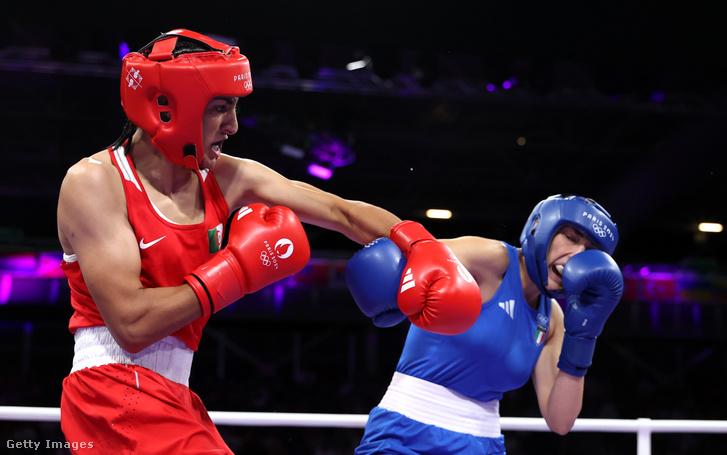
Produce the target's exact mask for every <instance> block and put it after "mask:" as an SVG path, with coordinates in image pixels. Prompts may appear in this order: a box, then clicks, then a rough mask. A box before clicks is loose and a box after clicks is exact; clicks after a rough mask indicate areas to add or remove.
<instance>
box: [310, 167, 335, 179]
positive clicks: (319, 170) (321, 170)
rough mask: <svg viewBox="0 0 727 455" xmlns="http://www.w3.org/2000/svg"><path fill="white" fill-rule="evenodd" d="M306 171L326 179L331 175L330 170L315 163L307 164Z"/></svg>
mask: <svg viewBox="0 0 727 455" xmlns="http://www.w3.org/2000/svg"><path fill="white" fill-rule="evenodd" d="M308 173H309V174H310V175H312V176H313V177H318V178H319V179H323V180H328V179H330V178H331V177H332V176H333V171H332V170H330V169H328V168H326V167H323V166H321V165H319V164H315V163H311V164H309V165H308Z"/></svg>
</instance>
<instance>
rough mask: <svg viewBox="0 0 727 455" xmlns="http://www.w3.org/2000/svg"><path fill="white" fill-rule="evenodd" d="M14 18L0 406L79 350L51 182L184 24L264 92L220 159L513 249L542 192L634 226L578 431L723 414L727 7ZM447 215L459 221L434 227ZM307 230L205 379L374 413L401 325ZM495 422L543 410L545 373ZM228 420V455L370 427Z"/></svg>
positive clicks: (342, 245)
mask: <svg viewBox="0 0 727 455" xmlns="http://www.w3.org/2000/svg"><path fill="white" fill-rule="evenodd" d="M10 3H12V4H7V5H4V6H3V7H2V9H1V10H0V116H1V118H0V131H2V135H1V137H2V143H1V145H0V157H1V158H2V163H3V165H2V166H1V167H0V176H1V178H0V204H1V207H2V211H1V212H0V213H2V218H1V219H0V364H1V365H2V367H1V368H0V406H33V407H57V406H58V405H59V400H60V393H61V382H62V380H63V378H64V377H65V376H66V375H67V374H68V372H69V371H70V367H71V361H72V356H73V337H72V335H71V334H70V333H69V332H68V330H67V324H68V318H69V317H70V315H71V307H70V302H69V291H68V286H67V284H66V281H65V279H64V278H63V276H62V273H61V272H60V269H59V267H58V264H59V262H60V245H59V243H58V240H57V233H56V212H55V210H56V203H57V198H58V190H59V186H60V182H61V180H62V179H63V176H64V174H65V170H66V169H67V168H68V167H69V166H71V165H72V164H73V163H75V162H76V161H78V160H79V159H81V158H83V157H85V156H88V155H90V154H92V153H94V152H96V151H98V150H101V149H103V148H105V147H106V146H108V145H109V144H110V143H111V142H112V141H113V140H114V139H116V137H117V136H118V135H119V133H120V132H121V127H122V125H123V122H124V114H123V111H122V109H121V105H120V101H119V79H120V55H123V53H124V52H127V51H128V50H129V49H131V50H136V49H138V48H140V47H141V46H143V45H145V44H146V43H147V42H149V41H150V40H151V39H152V38H154V37H155V36H156V35H157V34H159V33H160V32H164V31H168V30H171V29H173V28H188V29H192V30H195V31H198V32H201V33H205V34H209V35H213V36H217V37H220V38H224V40H223V41H227V42H234V43H236V44H237V45H238V46H239V47H240V49H241V51H242V53H243V54H245V55H247V56H248V57H249V59H250V63H251V68H252V77H253V85H254V92H253V93H252V95H250V96H249V97H247V98H244V99H243V100H242V101H241V103H240V107H241V110H240V114H239V121H240V130H239V132H238V133H237V134H236V135H235V136H234V137H232V139H231V140H229V141H228V142H227V143H226V145H225V152H226V153H229V154H232V155H236V156H241V157H247V158H252V159H255V160H258V161H261V162H262V163H264V164H266V165H268V166H270V167H272V168H274V169H276V170H278V171H279V172H281V173H282V174H284V175H285V176H287V177H289V178H291V179H297V180H304V181H306V182H309V183H311V184H313V185H316V186H318V187H320V188H322V189H324V190H326V191H331V192H334V193H336V194H339V195H341V196H343V197H346V198H349V199H360V200H365V201H367V202H371V203H374V204H376V205H380V206H382V207H384V208H387V209H389V210H391V211H392V212H394V213H395V214H397V215H398V216H399V217H400V218H402V219H413V220H416V221H420V222H422V223H423V224H425V225H426V226H427V227H428V228H429V230H430V231H431V232H432V233H433V234H434V235H435V236H437V237H440V238H446V237H454V236H460V235H469V234H474V235H481V236H485V237H490V238H497V239H502V240H504V241H507V242H509V243H511V244H514V245H518V241H519V240H518V238H519V234H520V231H521V229H522V226H523V224H524V222H525V220H526V218H527V215H528V214H529V213H530V210H531V209H532V207H533V206H534V205H535V203H537V202H538V201H539V200H541V199H543V198H545V197H547V196H549V195H552V194H555V193H560V192H574V193H579V194H582V195H585V196H589V197H592V198H594V199H596V200H597V201H598V202H600V203H602V204H603V205H604V206H605V207H607V209H608V210H609V211H610V213H611V215H612V216H613V218H614V220H615V221H616V222H617V224H618V226H619V228H620V233H621V241H620V244H619V246H618V248H617V250H616V252H615V254H614V257H615V259H616V260H617V262H618V263H619V265H620V266H621V268H622V269H623V272H624V277H625V280H626V290H625V293H624V296H623V298H622V300H621V302H620V303H619V305H618V307H617V308H616V310H615V312H614V314H613V315H612V317H611V318H610V320H609V322H608V323H607V324H606V327H605V330H604V333H603V334H602V335H601V337H600V338H599V343H598V346H597V349H596V355H595V358H594V365H593V367H592V368H591V369H590V370H589V373H588V376H587V380H586V397H585V402H584V408H583V412H582V414H581V417H583V418H598V419H637V418H649V419H680V420H682V419H683V420H719V421H724V420H727V393H725V384H727V335H725V333H726V332H725V330H727V267H726V266H727V264H726V262H727V233H725V232H704V231H700V230H699V225H700V223H721V224H722V225H724V224H726V223H727V201H726V199H725V196H727V191H726V190H725V180H726V178H727V167H726V166H725V161H726V160H725V153H726V152H727V146H726V145H725V131H727V98H726V95H727V91H726V89H727V59H726V58H725V49H727V46H726V45H727V40H726V39H725V37H726V34H725V26H724V22H725V19H727V3H724V2H717V1H690V2H677V1H661V2H657V1H636V2H633V1H632V2H627V1H623V0H615V1H610V2H561V1H555V2H528V1H511V2H490V1H480V2H459V1H453V2H452V1H450V2H432V1H426V0H425V1H419V2H413V1H408V0H407V1H388V2H384V1H379V0H367V1H356V0H352V1H341V2H333V1H323V0H313V1H308V2H292V1H289V2H280V1H273V0H269V1H264V2H263V1H252V2H245V1H238V2H211V3H200V2H194V3H193V2H185V1H182V2H159V3H158V4H155V3H153V2H109V3H108V4H106V3H105V2H96V3H95V4H94V3H92V2H88V3H81V2H78V3H74V2H41V4H38V3H30V2H10ZM43 3H46V4H45V5H43ZM601 3H602V4H601ZM315 166H317V167H315ZM314 169H318V170H319V171H321V172H323V173H324V175H320V174H317V173H315V172H313V171H314ZM431 208H434V209H445V210H449V211H451V213H452V217H451V218H450V219H447V220H441V219H427V218H426V215H425V212H426V210H428V209H431ZM306 230H307V232H308V234H309V239H310V242H311V246H312V248H313V258H312V260H311V262H310V264H309V266H308V267H306V268H305V269H304V270H303V271H302V272H301V273H299V274H298V275H295V276H293V277H290V278H288V279H285V280H282V281H280V282H278V283H276V284H274V285H271V286H269V287H267V288H265V289H263V290H261V291H259V292H258V293H256V294H253V295H250V296H246V297H245V298H243V299H242V300H240V301H238V302H237V303H236V304H234V305H232V306H231V307H229V308H227V309H226V310H225V311H223V312H221V313H220V314H217V315H215V316H214V317H213V318H212V319H211V321H210V324H209V325H208V327H207V329H206V335H205V337H206V338H204V339H203V341H202V344H201V347H200V351H199V352H198V353H197V355H196V356H195V361H194V366H193V368H192V377H191V380H190V385H191V387H192V389H193V390H195V391H196V392H197V393H198V394H199V395H200V396H201V397H202V399H203V401H204V402H205V404H206V405H207V408H208V409H209V410H210V411H239V412H249V411H253V412H276V413H293V412H294V413H334V414H366V413H368V411H369V410H370V408H371V407H373V406H375V405H376V404H377V402H378V400H379V399H380V397H381V396H382V394H383V392H384V390H385V389H386V386H387V385H388V382H389V380H390V378H391V374H392V372H393V370H394V367H395V364H396V361H397V359H398V354H399V352H400V349H401V346H402V345H403V342H404V337H405V334H406V329H407V323H402V324H401V325H399V326H397V327H394V328H389V329H380V328H376V327H375V326H373V324H372V323H371V322H370V320H368V319H367V318H366V317H364V316H363V315H362V314H361V313H360V312H359V310H358V308H357V307H356V305H355V303H354V302H353V300H352V298H351V297H350V294H349V293H348V291H347V290H346V287H345V281H344V279H343V273H342V272H343V267H344V266H345V264H346V260H347V259H348V258H350V257H351V255H352V254H353V253H354V252H355V251H356V250H357V249H358V247H359V246H358V245H357V244H355V243H352V242H351V241H349V240H348V239H346V238H345V237H343V236H341V235H340V234H337V233H333V232H329V231H324V230H322V229H318V228H315V227H312V226H306ZM98 254H103V251H99V252H98ZM500 412H501V414H502V416H503V417H539V412H538V409H537V403H536V400H535V395H534V392H533V389H532V384H527V385H526V386H525V387H523V388H522V389H520V390H517V391H514V392H511V393H509V394H506V395H505V397H504V399H503V401H502V402H501V408H500ZM220 431H221V432H222V434H223V436H224V437H225V439H226V441H227V442H228V444H229V445H230V447H231V448H232V449H233V450H235V451H236V453H246V454H261V455H262V454H271V455H285V454H294V455H308V454H310V455H334V454H351V453H353V449H354V447H355V446H356V444H357V442H358V440H359V439H360V437H361V435H362V434H363V431H362V430H361V429H357V428H353V429H345V428H324V427H320V428H316V427H313V428H300V427H275V426H271V427H265V426H260V427H258V426H220ZM505 435H506V444H507V448H508V454H510V455H520V454H535V453H547V454H583V453H587V454H592V455H599V454H614V453H619V454H632V453H634V454H635V453H636V436H635V435H634V434H633V433H607V432H572V433H570V434H568V435H566V436H558V435H556V434H553V433H547V432H536V431H532V432H531V431H506V432H505ZM26 440H27V441H39V442H41V443H42V445H41V448H40V449H39V450H38V452H43V450H45V451H46V453H68V452H67V450H66V449H63V448H48V447H45V445H46V442H50V443H53V442H55V443H56V445H55V446H54V445H53V444H51V445H50V446H49V447H56V446H58V445H60V444H59V443H61V442H62V441H63V436H62V434H61V433H60V426H59V425H58V423H57V422H18V421H13V420H6V421H0V452H1V453H13V454H15V453H36V451H35V450H34V449H31V448H23V447H21V446H20V445H18V446H14V447H13V446H12V445H13V443H20V442H22V441H26ZM726 444H727V436H726V435H725V434H724V433H717V434H696V433H689V432H685V433H680V432H676V431H675V432H667V433H655V434H654V435H653V437H652V453H653V454H659V455H672V454H673V455H676V454H710V453H722V452H723V450H724V447H725V445H726Z"/></svg>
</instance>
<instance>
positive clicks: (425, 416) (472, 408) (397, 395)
mask: <svg viewBox="0 0 727 455" xmlns="http://www.w3.org/2000/svg"><path fill="white" fill-rule="evenodd" d="M379 407H380V408H384V409H387V410H389V411H394V412H398V413H399V414H402V415H405V416H406V417H409V418H410V419H414V420H416V421H418V422H421V423H425V424H428V425H435V426H438V427H440V428H444V429H446V430H450V431H456V432H458V433H467V434H471V435H474V436H479V437H485V438H496V437H499V436H500V434H501V431H500V401H499V400H492V401H488V402H482V401H477V400H473V399H471V398H467V397H465V396H464V395H462V394H459V393H457V392H455V391H453V390H450V389H448V388H446V387H443V386H441V385H439V384H434V383H431V382H429V381H425V380H423V379H419V378H415V377H413V376H409V375H406V374H403V373H399V372H398V371H397V372H395V373H394V377H393V378H392V380H391V384H389V388H388V389H387V390H386V393H385V394H384V397H383V398H382V399H381V403H379Z"/></svg>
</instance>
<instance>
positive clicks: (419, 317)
mask: <svg viewBox="0 0 727 455" xmlns="http://www.w3.org/2000/svg"><path fill="white" fill-rule="evenodd" d="M391 240H393V241H394V243H395V244H396V245H397V246H398V247H399V249H401V251H402V252H403V253H404V256H406V258H407V262H406V267H405V269H404V275H403V276H402V277H401V283H400V287H399V297H398V299H397V300H398V304H399V309H400V310H401V311H402V312H403V313H404V314H406V315H407V316H408V317H409V320H410V321H411V322H412V324H414V325H416V326H417V327H419V328H421V329H424V330H428V331H430V332H434V333H439V334H442V335H456V334H460V333H462V332H465V331H466V330H468V329H469V328H470V327H472V326H473V325H474V323H475V321H477V318H478V317H479V314H480V310H481V309H482V297H481V295H480V288H479V286H478V285H477V282H476V281H475V280H474V278H473V277H472V275H471V274H470V273H469V271H467V269H466V268H465V267H464V266H463V265H462V264H461V263H460V262H459V260H458V259H457V258H456V257H455V255H454V253H452V250H450V249H449V247H447V246H446V245H445V244H443V243H442V242H439V241H438V240H436V239H435V238H434V237H433V236H432V235H431V234H430V233H429V232H427V230H426V229H424V226H422V225H421V224H419V223H416V222H413V221H402V222H400V223H398V224H396V225H394V227H392V228H391Z"/></svg>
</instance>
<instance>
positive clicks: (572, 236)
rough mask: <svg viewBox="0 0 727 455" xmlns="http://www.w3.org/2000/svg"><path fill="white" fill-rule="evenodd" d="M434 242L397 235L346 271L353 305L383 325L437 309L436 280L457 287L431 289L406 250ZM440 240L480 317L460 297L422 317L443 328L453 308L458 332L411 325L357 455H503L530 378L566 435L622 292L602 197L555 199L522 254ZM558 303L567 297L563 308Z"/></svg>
mask: <svg viewBox="0 0 727 455" xmlns="http://www.w3.org/2000/svg"><path fill="white" fill-rule="evenodd" d="M422 229H423V228H422ZM428 241H429V240H420V241H419V242H413V243H412V244H410V245H406V244H402V242H401V240H400V239H398V238H397V237H396V236H394V235H392V236H391V240H389V239H385V238H382V239H379V240H377V241H375V242H372V243H371V244H369V245H367V246H366V247H365V248H363V249H362V250H360V251H359V252H357V253H356V254H355V255H354V257H353V258H352V259H351V260H350V261H349V263H348V264H347V266H346V279H347V282H348V286H349V289H350V291H351V293H352V295H353V297H354V300H355V301H356V303H357V304H358V305H359V307H360V308H361V310H362V311H363V312H364V314H366V315H367V316H370V317H372V318H373V321H374V324H376V325H377V326H381V327H388V326H392V325H395V324H397V323H399V322H401V321H402V320H403V319H405V318H406V317H407V315H410V314H413V313H415V311H412V310H411V309H410V308H411V307H412V305H413V304H412V302H413V301H415V300H416V299H419V300H420V301H422V302H427V301H431V300H432V296H431V291H430V289H431V287H432V283H436V282H437V281H441V280H444V281H446V280H448V279H449V278H450V277H449V276H448V275H447V273H440V274H439V275H438V276H437V277H436V278H434V279H431V278H430V279H428V280H426V282H425V283H423V284H422V281H424V280H422V276H421V275H418V274H417V270H416V269H417V268H418V264H416V263H412V260H411V256H409V253H408V252H409V251H410V250H413V249H414V248H415V247H421V245H417V244H416V243H420V244H421V243H422V242H428ZM438 243H440V244H443V245H444V247H445V248H449V249H450V250H451V253H452V257H451V261H454V262H456V263H458V264H459V265H462V266H463V267H464V269H466V270H459V271H460V272H461V275H462V276H460V277H456V279H457V280H459V281H460V282H462V281H464V282H466V281H467V277H470V278H472V279H474V280H475V282H476V283H477V285H478V286H479V290H480V295H481V301H482V304H481V306H480V308H479V312H478V313H477V314H475V315H474V316H472V314H471V312H469V311H462V310H460V309H459V308H458V306H459V304H458V302H457V301H454V300H451V299H450V300H446V301H444V300H443V301H439V302H438V303H439V304H438V306H436V309H437V311H436V312H434V311H429V312H427V311H424V312H422V311H419V312H416V317H417V318H419V319H421V318H428V319H430V320H432V321H435V322H429V324H432V325H434V326H436V327H438V328H439V329H441V327H442V324H439V323H437V322H436V321H438V318H440V317H441V318H445V319H446V318H448V317H451V315H450V313H449V309H450V308H452V312H453V313H454V314H455V315H456V316H455V317H454V319H455V320H458V322H457V323H456V324H454V325H455V326H456V327H457V328H458V329H457V330H456V331H452V332H451V333H449V334H447V333H444V332H443V331H442V330H438V332H439V333H435V332H434V331H432V330H428V329H427V328H428V327H429V326H428V325H426V324H422V323H421V322H420V321H418V320H415V319H412V316H409V318H410V319H411V320H412V322H413V323H414V324H413V325H412V326H411V328H410V329H409V333H408V335H407V339H406V343H405V346H404V349H403V352H402V354H401V357H400V359H399V363H398V365H397V367H396V372H395V373H394V376H393V378H392V381H391V384H390V385H389V388H388V389H387V391H386V393H385V395H384V397H383V398H382V400H381V402H380V403H379V404H378V406H376V407H375V408H374V409H373V410H372V411H371V413H370V415H369V419H368V422H367V424H366V430H365V433H364V436H363V439H362V441H361V444H360V446H359V447H358V448H357V450H356V454H357V455H366V454H374V453H377V454H378V453H400V454H437V455H442V454H488V455H489V454H504V453H505V444H504V437H503V435H502V434H501V431H500V422H499V418H500V416H499V411H498V409H499V400H500V399H501V398H502V396H503V393H504V392H507V391H509V390H513V389H517V388H519V387H521V386H523V385H524V384H525V383H526V382H527V381H528V379H529V378H530V377H532V379H533V385H534V387H535V392H536V395H537V399H538V404H539V407H540V411H541V413H542V415H543V417H544V418H545V421H546V422H547V424H548V426H549V427H550V429H551V430H552V431H554V432H556V433H559V434H566V433H568V432H569V431H570V429H571V428H572V426H573V424H574V422H575V420H576V418H577V417H578V414H579V413H580V410H581V406H582V402H583V387H584V377H585V375H586V372H587V370H588V367H589V366H590V365H591V359H592V357H593V352H594V349H595V343H596V338H597V337H598V336H599V335H600V333H601V331H602V329H603V326H604V324H605V322H606V320H607V318H608V317H609V315H610V314H611V312H612V311H613V309H614V308H615V306H616V304H617V303H618V301H619V300H620V298H621V294H622V292H623V277H622V275H621V271H620V269H619V267H618V265H617V264H616V262H615V261H614V260H613V259H612V257H611V255H612V254H613V251H614V249H615V248H616V244H617V243H618V229H617V227H616V225H615V224H614V222H613V221H612V220H611V216H610V215H609V213H608V212H607V211H606V210H605V209H604V208H603V207H601V206H600V205H599V204H597V203H596V202H595V201H593V200H592V199H587V198H584V197H580V196H576V195H556V196H551V197H549V198H547V199H545V200H543V201H541V202H540V203H539V204H538V205H537V206H536V207H535V209H534V210H533V212H532V213H531V215H530V217H529V218H528V220H527V222H526V224H525V227H524V228H523V231H522V234H521V236H520V243H521V249H518V248H516V247H514V246H512V245H508V244H506V243H505V242H501V241H497V240H492V239H485V238H482V237H474V236H467V237H460V238H456V239H450V240H441V241H440V242H438ZM402 252H403V253H402ZM448 270H449V272H450V274H451V272H452V270H453V269H452V268H451V267H450V268H449V269H448ZM467 272H469V273H467ZM428 273H431V269H430V270H429V271H428ZM412 276H414V277H416V279H412ZM372 283H376V285H375V286H372ZM440 285H441V284H440ZM553 299H562V301H563V302H564V307H563V308H564V309H562V308H561V306H560V305H559V304H558V302H554V301H553ZM429 307H431V305H430V306H429ZM462 319H469V320H465V321H462ZM445 326H446V324H445Z"/></svg>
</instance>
